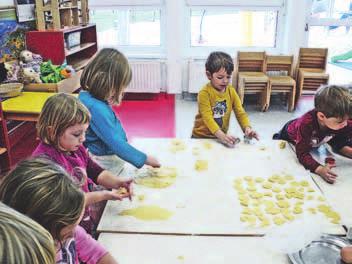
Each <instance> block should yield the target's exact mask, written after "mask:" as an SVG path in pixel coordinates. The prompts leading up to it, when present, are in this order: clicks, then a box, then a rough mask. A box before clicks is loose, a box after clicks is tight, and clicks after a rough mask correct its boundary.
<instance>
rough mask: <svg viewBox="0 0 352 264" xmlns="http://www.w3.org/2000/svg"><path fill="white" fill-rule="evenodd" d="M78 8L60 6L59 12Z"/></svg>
mask: <svg viewBox="0 0 352 264" xmlns="http://www.w3.org/2000/svg"><path fill="white" fill-rule="evenodd" d="M77 8H78V6H60V7H59V9H60V10H65V9H77Z"/></svg>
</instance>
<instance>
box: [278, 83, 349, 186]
mask: <svg viewBox="0 0 352 264" xmlns="http://www.w3.org/2000/svg"><path fill="white" fill-rule="evenodd" d="M351 100H352V96H351V95H350V94H349V92H348V89H346V88H344V87H341V86H335V85H330V86H323V87H321V88H319V90H318V91H317V93H316V94H315V97H314V106H315V108H314V109H313V110H311V111H309V112H307V113H305V114H304V115H303V116H301V117H300V118H297V119H294V120H291V121H289V122H287V123H286V124H285V126H284V127H283V128H282V129H281V131H280V132H279V133H276V134H274V136H273V139H283V140H287V141H288V142H290V143H292V144H294V145H295V148H296V155H297V158H298V160H299V162H300V163H301V164H302V165H303V166H304V167H305V168H306V169H309V170H310V171H311V172H313V173H316V174H318V175H320V176H321V177H322V178H323V179H324V180H325V181H327V182H329V183H334V182H335V180H336V177H337V174H336V173H335V172H333V171H332V170H331V169H332V167H333V166H334V165H331V164H327V165H325V166H324V165H322V164H320V163H319V162H317V161H316V160H315V159H314V158H313V157H312V155H311V154H310V151H311V150H312V149H313V148H318V147H319V146H321V145H323V144H324V143H327V142H330V140H331V139H333V138H334V137H336V138H337V139H338V138H340V137H342V138H343V137H344V135H348V131H351V128H352V122H351V121H350V120H348V119H349V118H350V117H351V116H352V105H351V102H352V101H351ZM340 146H341V145H340Z"/></svg>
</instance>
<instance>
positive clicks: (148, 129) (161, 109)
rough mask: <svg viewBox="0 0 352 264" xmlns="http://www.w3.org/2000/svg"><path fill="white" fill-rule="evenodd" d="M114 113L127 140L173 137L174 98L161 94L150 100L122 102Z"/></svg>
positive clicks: (115, 108)
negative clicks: (124, 131)
mask: <svg viewBox="0 0 352 264" xmlns="http://www.w3.org/2000/svg"><path fill="white" fill-rule="evenodd" d="M114 111H115V113H116V114H117V116H118V117H119V119H120V120H121V123H122V125H123V127H124V128H125V130H126V133H127V136H128V138H129V139H132V138H135V137H147V138H148V137H150V138H156V137H159V138H160V137H164V138H165V137H166V138H170V137H175V96H174V95H170V94H164V93H161V94H159V95H157V96H155V97H154V98H153V99H152V100H124V101H123V102H122V103H121V105H120V106H117V107H114Z"/></svg>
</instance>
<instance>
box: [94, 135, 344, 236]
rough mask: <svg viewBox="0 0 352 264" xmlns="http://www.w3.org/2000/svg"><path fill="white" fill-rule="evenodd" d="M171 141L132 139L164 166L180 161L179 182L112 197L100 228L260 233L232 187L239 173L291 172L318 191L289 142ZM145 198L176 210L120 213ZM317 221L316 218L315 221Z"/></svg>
mask: <svg viewBox="0 0 352 264" xmlns="http://www.w3.org/2000/svg"><path fill="white" fill-rule="evenodd" d="M170 142H171V141H170V139H140V140H136V141H135V142H134V145H135V146H137V147H138V148H139V149H141V150H143V151H145V152H147V153H148V154H150V155H154V156H156V157H158V159H159V160H160V161H161V163H162V164H163V165H164V166H175V167H177V168H178V171H179V176H178V178H177V181H176V182H175V184H174V185H172V186H170V187H168V188H166V189H150V188H147V187H143V186H138V185H137V186H136V187H135V194H136V196H138V195H145V197H146V199H145V200H144V201H142V202H141V201H138V199H134V201H133V202H132V203H130V202H129V201H127V200H124V201H122V202H116V201H108V203H107V206H106V208H105V210H104V213H103V216H102V218H101V221H100V223H99V226H98V232H116V233H144V234H180V235H192V234H200V235H226V236H244V235H247V236H248V235H249V236H262V235H264V234H265V233H266V232H267V230H268V229H267V228H260V227H256V228H253V227H248V226H245V225H243V224H242V223H241V221H240V217H239V215H240V213H241V210H242V209H241V207H240V205H239V202H238V199H237V196H236V195H237V194H236V192H235V191H234V189H233V187H232V184H233V180H234V179H235V178H238V177H243V176H248V175H250V176H253V177H258V176H260V177H269V176H271V175H273V174H274V173H282V172H289V173H290V174H292V175H294V176H295V178H296V179H298V180H303V179H304V180H307V181H308V182H310V185H311V186H312V187H314V189H315V191H316V193H319V192H320V190H319V188H318V187H317V186H316V185H315V184H314V182H313V181H312V178H311V176H310V174H309V172H307V171H306V170H304V168H303V167H302V166H301V165H300V164H299V163H298V162H297V159H296V157H295V154H294V153H293V152H292V151H291V150H290V148H288V147H287V148H285V149H280V148H279V146H278V142H277V141H267V142H266V141H261V143H258V144H255V145H245V144H243V143H241V144H239V145H238V146H237V147H236V148H235V149H229V148H225V147H224V146H222V145H221V144H217V143H214V141H211V142H213V143H211V145H212V148H211V149H208V150H206V149H204V146H203V145H204V142H210V141H207V140H197V139H187V140H184V142H185V143H186V146H187V149H186V150H183V151H178V152H176V153H172V152H170V146H171V144H170ZM196 147H197V148H199V149H202V151H201V153H200V154H199V155H198V156H195V155H193V153H192V152H193V150H194V148H196ZM197 159H203V160H207V161H208V162H209V166H208V170H206V171H203V172H198V171H195V169H194V163H195V160H197ZM127 171H128V170H127ZM142 204H157V205H159V206H160V207H162V208H166V209H168V210H169V211H172V212H173V216H172V217H171V218H170V219H169V220H167V221H141V220H138V219H136V218H134V217H131V216H119V215H118V214H119V212H121V211H122V210H124V209H128V208H133V207H137V206H139V205H142ZM302 217H304V218H307V219H308V217H310V216H309V215H308V213H307V214H304V216H302ZM315 221H316V219H315V218H314V219H313V218H312V221H311V222H312V223H315ZM322 232H326V233H330V234H336V235H343V234H345V231H344V229H343V228H342V227H341V226H340V225H335V224H331V223H324V225H323V227H322Z"/></svg>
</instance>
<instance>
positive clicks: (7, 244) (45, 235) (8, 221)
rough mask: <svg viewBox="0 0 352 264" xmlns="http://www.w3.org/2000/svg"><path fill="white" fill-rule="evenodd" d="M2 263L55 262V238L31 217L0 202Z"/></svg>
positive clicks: (0, 261) (0, 256)
mask: <svg viewBox="0 0 352 264" xmlns="http://www.w3.org/2000/svg"><path fill="white" fill-rule="evenodd" d="M0 241H1V242H0V263H16V264H27V263H28V260H31V263H32V264H42V263H46V264H55V248H54V240H53V238H52V236H51V235H50V233H49V232H48V231H47V230H45V229H44V228H43V227H42V226H41V225H39V224H38V223H36V222H35V221H33V220H32V219H30V218H29V217H27V216H25V215H23V214H21V213H19V212H17V211H15V210H13V209H11V208H10V207H8V206H6V205H4V204H3V203H0Z"/></svg>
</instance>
